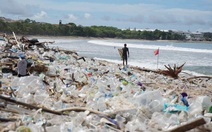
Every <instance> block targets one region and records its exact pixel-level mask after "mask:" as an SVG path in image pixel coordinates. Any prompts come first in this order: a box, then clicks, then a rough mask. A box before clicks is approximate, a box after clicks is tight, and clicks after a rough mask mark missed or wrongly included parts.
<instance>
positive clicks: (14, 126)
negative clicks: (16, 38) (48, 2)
mask: <svg viewBox="0 0 212 132" xmlns="http://www.w3.org/2000/svg"><path fill="white" fill-rule="evenodd" d="M40 50H41V49H39V48H38V49H37V48H35V47H34V48H33V50H26V51H21V50H20V49H16V50H12V52H11V54H15V53H18V52H22V54H24V55H26V56H27V58H28V62H29V63H31V64H32V66H31V67H34V69H31V72H30V75H29V76H25V77H17V76H15V75H13V73H11V72H9V73H5V72H2V73H1V75H2V76H1V82H0V84H1V89H0V100H1V103H0V120H1V122H0V130H2V131H17V132H23V131H24V132H43V131H46V132H77V131H83V132H88V131H102V132H104V131H105V132H110V131H111V132H114V131H130V132H134V131H145V132H148V131H176V130H180V129H183V128H184V130H185V127H186V128H187V129H188V128H189V127H190V130H191V131H195V132H196V131H203V130H212V123H211V120H212V102H211V96H208V95H196V96H194V95H193V94H192V95H190V93H189V92H185V90H184V89H188V88H189V87H193V86H198V87H200V86H199V85H196V84H191V83H189V82H185V81H183V80H180V79H179V80H174V79H172V78H169V77H164V76H163V75H157V74H155V73H151V72H143V71H137V70H135V69H133V67H129V68H127V69H122V67H120V66H119V65H118V64H115V63H109V62H106V61H100V60H95V59H92V58H86V57H84V58H81V57H80V56H78V55H77V53H76V52H71V53H70V54H67V53H65V50H62V49H57V50H55V49H49V50H46V51H45V50H43V49H42V51H40ZM2 53H3V51H2ZM18 56H20V55H17V57H18ZM38 65H43V66H45V68H47V70H44V69H42V68H41V69H39V68H38V69H35V67H36V66H38ZM209 84H212V81H211V80H207V86H208V87H210V86H211V85H209ZM184 86H187V88H182V87H184ZM200 119H202V120H200ZM195 121H196V122H197V121H199V122H197V123H196V122H195ZM191 123H193V124H192V125H193V127H191ZM195 123H196V124H195ZM183 125H184V126H183ZM200 125H201V126H200Z"/></svg>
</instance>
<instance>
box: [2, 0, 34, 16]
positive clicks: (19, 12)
mask: <svg viewBox="0 0 212 132" xmlns="http://www.w3.org/2000/svg"><path fill="white" fill-rule="evenodd" d="M33 9H36V8H35V7H34V6H32V5H27V4H24V3H22V2H21V1H17V0H1V4H0V11H1V12H2V14H4V15H6V16H12V15H15V16H22V17H27V16H31V15H32V14H33V13H32V12H33Z"/></svg>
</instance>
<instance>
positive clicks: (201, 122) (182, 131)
mask: <svg viewBox="0 0 212 132" xmlns="http://www.w3.org/2000/svg"><path fill="white" fill-rule="evenodd" d="M205 123H206V121H205V120H204V119H203V118H198V119H196V120H193V121H192V122H189V123H186V124H184V125H181V126H178V127H176V128H174V129H172V130H170V131H169V132H185V131H188V130H191V129H194V128H196V127H198V126H201V125H204V124H205Z"/></svg>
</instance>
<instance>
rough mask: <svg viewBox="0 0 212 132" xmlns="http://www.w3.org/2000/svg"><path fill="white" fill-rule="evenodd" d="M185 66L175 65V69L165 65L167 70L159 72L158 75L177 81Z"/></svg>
mask: <svg viewBox="0 0 212 132" xmlns="http://www.w3.org/2000/svg"><path fill="white" fill-rule="evenodd" d="M184 65H185V63H184V64H182V65H181V66H179V67H177V66H176V64H174V67H173V68H172V67H171V66H170V65H168V66H166V65H164V66H165V67H166V69H167V70H159V71H158V73H160V74H163V75H166V76H170V77H173V78H175V79H177V78H178V74H179V73H180V72H181V71H182V68H183V66H184Z"/></svg>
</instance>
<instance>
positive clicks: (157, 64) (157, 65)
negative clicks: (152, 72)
mask: <svg viewBox="0 0 212 132" xmlns="http://www.w3.org/2000/svg"><path fill="white" fill-rule="evenodd" d="M158 49H159V48H158ZM158 60H159V54H158V55H157V70H158Z"/></svg>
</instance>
